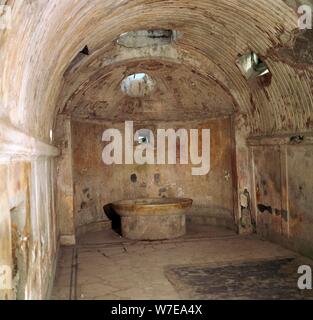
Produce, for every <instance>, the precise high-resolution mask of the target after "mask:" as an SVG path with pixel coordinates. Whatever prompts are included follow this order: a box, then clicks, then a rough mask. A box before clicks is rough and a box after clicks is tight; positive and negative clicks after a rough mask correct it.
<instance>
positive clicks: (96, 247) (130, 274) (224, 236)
mask: <svg viewBox="0 0 313 320" xmlns="http://www.w3.org/2000/svg"><path fill="white" fill-rule="evenodd" d="M290 257H291V258H296V259H301V258H300V257H299V256H297V255H296V254H295V253H292V252H290V251H288V250H285V249H283V248H282V247H280V246H278V245H275V244H272V243H269V242H266V241H262V240H260V239H258V238H256V237H254V236H238V235H236V234H235V233H233V232H232V231H229V230H224V229H219V228H214V227H208V226H192V227H189V230H188V234H187V235H186V236H185V237H184V238H181V239H178V240H174V241H173V240H171V241H158V242H138V241H128V240H126V239H123V238H121V237H120V236H119V235H118V234H116V233H115V232H113V231H106V232H96V233H90V234H87V235H85V236H84V237H82V238H81V239H80V240H79V243H78V245H77V246H75V247H63V248H62V249H61V253H60V258H59V264H58V270H57V276H56V280H55V287H54V290H53V295H52V299H56V300H68V299H70V300H76V299H77V300H141V299H144V300H152V299H156V300H160V299H164V300H172V299H175V300H177V299H181V298H183V297H182V296H181V295H180V292H179V290H177V289H175V285H172V283H171V282H170V281H169V280H168V278H167V277H166V269H168V268H170V267H171V266H190V265H208V264H214V265H219V264H222V265H225V264H226V265H227V264H233V263H244V262H253V261H260V260H261V261H266V260H272V261H273V260H275V259H277V260H279V259H282V258H290ZM295 286H296V283H295ZM190 298H192V297H190ZM195 298H196V297H195Z"/></svg>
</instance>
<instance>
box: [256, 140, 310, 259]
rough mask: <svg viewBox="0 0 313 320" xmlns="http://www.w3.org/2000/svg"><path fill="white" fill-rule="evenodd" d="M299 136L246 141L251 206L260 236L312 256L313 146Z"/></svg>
mask: <svg viewBox="0 0 313 320" xmlns="http://www.w3.org/2000/svg"><path fill="white" fill-rule="evenodd" d="M303 137H304V141H302V137H301V140H298V139H299V136H295V137H284V138H282V137H278V138H276V139H275V138H270V139H265V138H264V139H261V140H260V139H257V140H255V139H252V140H251V141H250V144H251V145H252V146H251V153H252V156H253V159H252V161H253V167H254V174H253V175H254V177H253V179H254V192H255V194H254V197H253V200H254V206H253V207H254V212H255V216H256V225H257V231H258V233H259V234H260V235H261V236H263V237H265V238H269V239H272V240H274V241H277V242H280V243H282V244H285V245H287V246H289V247H291V248H293V249H295V250H297V251H299V252H301V253H302V254H305V255H307V256H311V257H313V238H312V234H313V211H312V207H313V198H312V195H313V171H312V166H313V145H312V140H311V138H310V135H304V136H303ZM290 139H291V140H290ZM294 139H296V140H294ZM310 140H311V141H310Z"/></svg>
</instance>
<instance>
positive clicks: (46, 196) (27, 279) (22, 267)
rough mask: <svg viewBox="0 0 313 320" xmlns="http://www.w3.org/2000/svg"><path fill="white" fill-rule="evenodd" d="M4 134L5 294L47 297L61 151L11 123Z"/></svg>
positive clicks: (0, 233) (0, 191)
mask: <svg viewBox="0 0 313 320" xmlns="http://www.w3.org/2000/svg"><path fill="white" fill-rule="evenodd" d="M0 135H1V137H2V141H0V200H1V201H0V212H1V214H0V269H1V270H0V300H2V299H22V300H23V299H44V298H47V297H48V296H49V294H50V290H51V286H52V284H53V280H54V270H55V265H56V260H57V256H58V232H57V221H56V214H55V197H54V189H55V179H54V177H55V176H54V163H53V157H54V156H56V155H57V153H58V151H57V149H55V148H54V147H52V146H49V145H46V144H44V143H42V142H40V141H38V140H35V139H33V138H31V137H29V136H27V135H25V134H23V133H22V132H20V131H19V130H17V129H16V128H13V127H11V126H9V125H8V124H4V123H0Z"/></svg>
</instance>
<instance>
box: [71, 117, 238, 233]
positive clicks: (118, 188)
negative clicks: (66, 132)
mask: <svg viewBox="0 0 313 320" xmlns="http://www.w3.org/2000/svg"><path fill="white" fill-rule="evenodd" d="M108 128H117V129H120V130H121V132H123V128H124V123H118V124H108V123H95V122H91V123H88V122H79V121H74V122H73V123H72V134H73V136H72V143H73V178H74V190H75V195H74V212H75V217H76V226H81V225H84V224H89V223H92V222H95V221H101V220H103V219H107V218H106V216H105V214H104V211H103V207H104V206H105V205H107V204H110V203H112V202H114V201H117V200H123V199H134V198H146V197H156V198H158V197H188V198H192V199H194V206H193V210H192V211H191V212H190V218H192V219H193V220H194V221H195V222H198V223H212V224H222V225H226V226H229V227H232V228H234V217H233V185H232V149H231V143H232V142H231V126H230V119H229V118H221V119H216V120H208V121H203V122H197V123H192V122H186V123H165V122H158V123H146V124H136V125H135V130H136V129H141V128H146V129H151V130H153V131H155V130H156V129H157V128H162V129H163V128H164V129H167V128H173V129H176V130H177V129H179V128H186V129H197V128H199V129H200V128H205V129H211V171H210V173H209V174H208V175H205V176H192V172H191V167H192V166H191V165H112V166H108V165H105V164H104V163H103V162H102V151H103V148H104V146H105V143H104V142H102V134H103V132H104V130H106V129H108ZM199 148H201V143H200V146H199ZM200 154H201V150H200ZM178 155H179V152H178ZM178 160H179V158H178Z"/></svg>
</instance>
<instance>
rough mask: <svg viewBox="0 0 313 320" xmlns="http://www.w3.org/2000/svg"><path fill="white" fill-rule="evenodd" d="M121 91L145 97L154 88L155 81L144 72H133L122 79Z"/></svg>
mask: <svg viewBox="0 0 313 320" xmlns="http://www.w3.org/2000/svg"><path fill="white" fill-rule="evenodd" d="M121 88H122V91H123V92H124V93H126V94H127V95H129V96H130V97H135V98H138V97H146V96H148V95H150V94H151V93H152V91H153V90H154V88H155V81H154V80H153V79H152V78H151V77H150V76H149V75H147V74H146V73H135V74H132V75H130V76H128V77H126V78H125V79H124V80H123V81H122V85H121Z"/></svg>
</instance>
